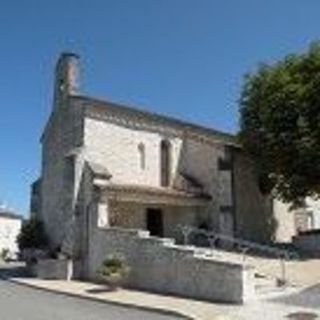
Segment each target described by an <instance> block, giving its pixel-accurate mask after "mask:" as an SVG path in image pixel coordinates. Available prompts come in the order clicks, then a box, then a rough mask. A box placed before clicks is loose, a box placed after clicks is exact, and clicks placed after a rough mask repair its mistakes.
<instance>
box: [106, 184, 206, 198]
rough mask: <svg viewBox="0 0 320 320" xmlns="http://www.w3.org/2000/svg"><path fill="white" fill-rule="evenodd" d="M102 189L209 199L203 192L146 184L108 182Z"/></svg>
mask: <svg viewBox="0 0 320 320" xmlns="http://www.w3.org/2000/svg"><path fill="white" fill-rule="evenodd" d="M103 189H107V190H113V191H124V192H129V193H143V194H150V195H162V196H173V197H177V198H190V199H203V200H211V196H210V195H208V194H205V193H196V192H188V191H182V190H176V189H174V188H167V187H152V186H147V185H136V184H112V183H110V184H108V185H106V186H104V187H103Z"/></svg>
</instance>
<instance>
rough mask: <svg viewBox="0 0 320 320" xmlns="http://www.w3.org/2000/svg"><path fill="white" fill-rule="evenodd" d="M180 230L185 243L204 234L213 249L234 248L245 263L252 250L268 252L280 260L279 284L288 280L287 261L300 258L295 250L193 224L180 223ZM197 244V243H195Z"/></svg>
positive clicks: (187, 243)
mask: <svg viewBox="0 0 320 320" xmlns="http://www.w3.org/2000/svg"><path fill="white" fill-rule="evenodd" d="M178 231H179V232H180V233H181V234H182V238H183V239H182V240H183V244H184V245H195V243H194V241H192V239H191V237H193V238H194V237H195V236H203V237H205V239H206V240H207V243H208V245H209V248H210V249H212V250H219V249H220V248H219V247H218V246H219V245H220V246H221V247H222V248H223V249H225V248H232V250H233V251H235V250H236V251H238V252H240V254H241V256H242V262H243V263H245V262H246V259H247V257H248V253H249V252H252V253H254V255H257V253H262V254H263V255H264V256H265V255H266V254H267V255H268V256H269V257H270V256H273V257H275V258H277V259H278V260H279V263H280V270H281V275H280V277H278V278H277V280H278V284H280V285H284V284H285V283H287V282H288V279H287V272H286V261H288V260H291V259H297V258H299V256H298V254H297V253H296V252H294V251H290V250H285V249H279V248H276V247H273V246H269V245H265V244H259V243H255V242H252V241H248V240H244V239H240V238H236V237H232V236H228V235H225V234H221V233H217V232H215V231H211V230H210V231H209V230H204V229H199V228H195V227H192V226H186V225H179V226H178ZM195 246H196V245H195Z"/></svg>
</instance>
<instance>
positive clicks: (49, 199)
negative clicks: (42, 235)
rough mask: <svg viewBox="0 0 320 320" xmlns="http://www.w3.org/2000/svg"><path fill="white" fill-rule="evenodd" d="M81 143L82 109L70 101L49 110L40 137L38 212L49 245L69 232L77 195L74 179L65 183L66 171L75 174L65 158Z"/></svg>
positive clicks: (59, 241)
mask: <svg viewBox="0 0 320 320" xmlns="http://www.w3.org/2000/svg"><path fill="white" fill-rule="evenodd" d="M81 144H82V118H81V109H80V108H76V107H75V106H73V105H72V104H66V105H64V106H61V107H60V109H58V110H56V111H55V112H54V113H52V114H51V118H50V120H49V122H48V125H47V128H46V131H45V135H44V136H43V138H42V173H41V177H42V185H41V188H42V190H41V194H42V199H41V201H42V203H41V213H42V217H43V220H44V224H45V227H46V229H47V233H48V234H49V236H50V239H51V244H52V247H55V246H59V245H61V244H62V241H63V239H64V238H65V237H66V234H67V232H68V231H67V230H66V225H68V220H69V219H71V217H70V215H71V214H72V213H73V208H72V203H73V201H74V199H75V198H76V195H75V188H74V187H75V185H74V181H70V185H68V186H67V185H66V174H67V175H70V174H71V175H73V174H75V172H74V173H72V172H68V173H67V172H66V158H67V157H68V156H69V155H70V153H71V152H72V151H73V150H74V149H75V148H76V147H79V146H81ZM75 166H76V163H75ZM71 170H72V169H71Z"/></svg>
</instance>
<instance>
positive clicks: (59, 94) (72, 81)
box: [54, 52, 80, 108]
mask: <svg viewBox="0 0 320 320" xmlns="http://www.w3.org/2000/svg"><path fill="white" fill-rule="evenodd" d="M79 60H80V57H79V56H78V55H77V54H75V53H71V52H64V53H62V54H61V55H60V57H59V59H58V62H57V64H56V69H55V88H54V108H58V107H60V106H62V105H64V103H65V101H66V99H67V98H68V96H69V95H75V94H77V93H79V71H80V70H79Z"/></svg>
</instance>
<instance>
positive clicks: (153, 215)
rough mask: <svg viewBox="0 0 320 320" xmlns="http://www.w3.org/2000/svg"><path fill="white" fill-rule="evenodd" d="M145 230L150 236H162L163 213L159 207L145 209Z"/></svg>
mask: <svg viewBox="0 0 320 320" xmlns="http://www.w3.org/2000/svg"><path fill="white" fill-rule="evenodd" d="M146 225H147V230H149V231H150V235H151V236H156V237H162V236H163V213H162V210H161V209H155V208H148V209H147V211H146Z"/></svg>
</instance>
